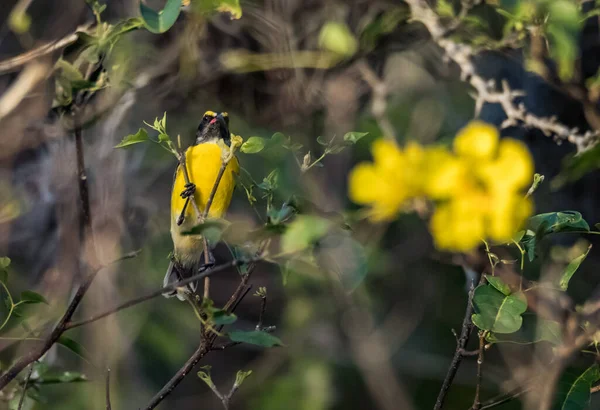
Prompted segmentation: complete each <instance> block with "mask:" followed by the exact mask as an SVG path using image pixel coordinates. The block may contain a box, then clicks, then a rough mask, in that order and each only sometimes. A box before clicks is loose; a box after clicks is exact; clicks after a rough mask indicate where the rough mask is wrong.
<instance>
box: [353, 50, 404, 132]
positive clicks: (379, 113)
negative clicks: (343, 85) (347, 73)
mask: <svg viewBox="0 0 600 410" xmlns="http://www.w3.org/2000/svg"><path fill="white" fill-rule="evenodd" d="M357 68H358V70H359V71H360V73H361V75H362V77H363V79H364V80H365V82H366V83H367V84H369V87H371V90H372V91H373V98H372V102H371V113H372V114H373V117H375V119H376V120H377V124H379V128H381V131H383V135H384V137H385V138H388V139H391V140H393V141H395V140H396V132H395V131H394V127H393V126H392V123H391V122H390V120H389V119H388V117H387V115H386V110H387V96H388V87H387V85H386V84H385V82H384V81H382V80H381V79H379V77H378V76H377V74H376V73H375V71H373V69H372V68H371V67H369V65H368V64H367V62H366V61H364V60H360V61H359V62H358V63H357Z"/></svg>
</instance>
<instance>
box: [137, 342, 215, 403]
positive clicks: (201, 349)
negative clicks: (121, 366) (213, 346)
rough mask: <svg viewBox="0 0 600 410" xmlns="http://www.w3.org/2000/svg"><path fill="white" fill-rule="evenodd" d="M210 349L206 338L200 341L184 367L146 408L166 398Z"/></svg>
mask: <svg viewBox="0 0 600 410" xmlns="http://www.w3.org/2000/svg"><path fill="white" fill-rule="evenodd" d="M209 351H210V342H208V343H206V342H205V341H204V340H203V341H202V342H201V343H200V345H199V346H198V348H197V349H196V351H195V352H194V353H193V354H192V356H190V358H189V359H188V360H187V362H185V364H184V365H183V367H182V368H181V369H179V370H178V371H177V373H175V375H174V376H173V377H172V378H171V380H169V382H168V383H167V384H165V385H164V387H163V388H162V389H160V391H159V392H158V393H156V395H155V396H154V397H153V398H152V400H150V403H148V404H147V405H146V407H144V409H145V410H152V409H153V408H155V407H156V406H158V405H159V403H160V402H161V401H163V400H164V399H165V397H167V396H168V395H169V394H171V392H172V391H173V390H175V388H176V387H177V386H178V385H179V383H181V381H182V380H183V379H184V378H185V376H187V375H188V373H189V372H190V371H192V369H193V368H194V367H195V366H196V364H198V362H199V361H200V360H201V359H202V358H203V357H204V356H205V355H206V354H207V353H208V352H209Z"/></svg>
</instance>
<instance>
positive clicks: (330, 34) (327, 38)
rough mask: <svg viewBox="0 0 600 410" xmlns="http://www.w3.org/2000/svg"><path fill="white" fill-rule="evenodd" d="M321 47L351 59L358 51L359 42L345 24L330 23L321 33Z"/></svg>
mask: <svg viewBox="0 0 600 410" xmlns="http://www.w3.org/2000/svg"><path fill="white" fill-rule="evenodd" d="M319 47H321V48H322V49H324V50H329V51H332V52H334V53H336V54H339V55H341V56H344V57H350V56H352V55H354V54H355V53H356V51H357V50H358V41H356V38H355V37H354V34H352V32H351V31H350V28H349V27H348V26H347V25H346V24H345V23H341V22H337V21H329V22H327V23H325V25H324V26H323V27H322V28H321V32H320V33H319Z"/></svg>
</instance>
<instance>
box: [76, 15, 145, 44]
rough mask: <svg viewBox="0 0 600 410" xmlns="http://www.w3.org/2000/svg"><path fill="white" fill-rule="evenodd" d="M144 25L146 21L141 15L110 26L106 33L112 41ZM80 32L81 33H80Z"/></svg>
mask: <svg viewBox="0 0 600 410" xmlns="http://www.w3.org/2000/svg"><path fill="white" fill-rule="evenodd" d="M143 25H144V21H143V20H142V19H141V18H139V17H134V18H129V19H127V20H123V21H120V22H118V23H117V24H115V25H114V26H112V27H111V28H110V30H109V31H108V33H107V34H106V36H107V38H108V39H109V40H111V41H115V40H117V39H118V37H119V36H121V35H123V34H125V33H128V32H130V31H133V30H136V29H138V28H140V27H142V26H143ZM78 34H79V33H78Z"/></svg>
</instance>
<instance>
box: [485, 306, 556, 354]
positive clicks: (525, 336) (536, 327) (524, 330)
mask: <svg viewBox="0 0 600 410" xmlns="http://www.w3.org/2000/svg"><path fill="white" fill-rule="evenodd" d="M522 317H523V324H522V326H521V328H520V329H519V330H518V331H516V332H514V333H509V334H501V333H494V332H488V333H487V335H486V337H485V339H486V340H487V341H488V342H490V343H515V344H532V343H538V342H542V341H546V342H549V343H551V344H553V345H555V346H557V345H559V344H561V343H562V330H561V325H560V323H558V322H555V321H553V320H546V319H540V318H539V317H538V316H537V315H536V314H535V313H532V312H525V313H523V315H522Z"/></svg>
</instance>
